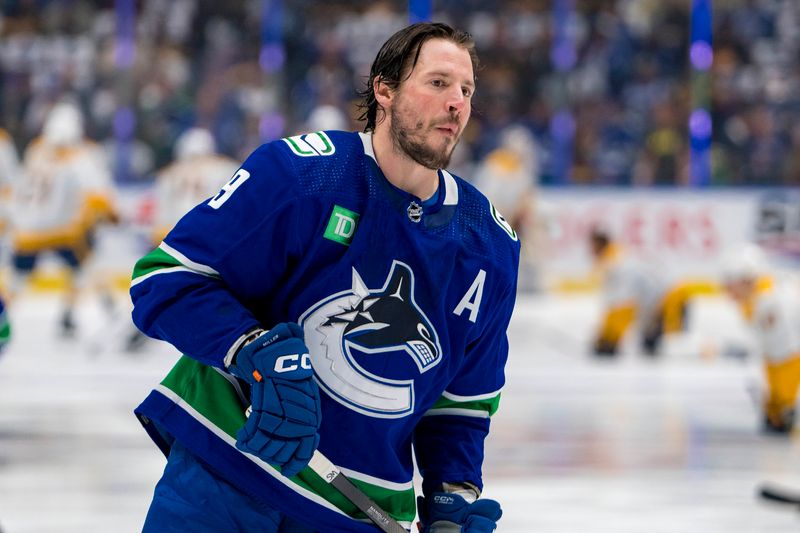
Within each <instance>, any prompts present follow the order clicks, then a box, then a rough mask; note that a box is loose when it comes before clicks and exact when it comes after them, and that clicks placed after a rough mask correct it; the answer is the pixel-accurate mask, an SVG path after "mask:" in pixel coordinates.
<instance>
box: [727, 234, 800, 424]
mask: <svg viewBox="0 0 800 533" xmlns="http://www.w3.org/2000/svg"><path fill="white" fill-rule="evenodd" d="M722 272H723V282H724V285H725V289H726V292H727V294H728V295H729V296H730V297H731V298H733V300H734V301H735V302H736V304H737V306H738V307H739V309H740V310H741V312H742V316H743V317H744V319H745V320H746V321H747V322H748V323H749V324H750V325H751V326H752V327H753V332H754V333H755V340H756V344H757V349H758V350H759V352H760V355H761V356H762V357H763V364H764V374H765V377H766V383H767V394H766V396H765V398H764V399H763V406H762V407H763V411H764V418H763V429H764V431H765V432H767V433H777V434H789V433H791V431H792V428H793V427H794V420H795V404H796V401H797V389H798V386H800V293H799V292H798V287H797V286H796V285H792V284H787V286H785V287H780V290H779V287H778V284H777V282H776V279H775V277H774V276H772V275H770V273H769V272H768V268H767V261H766V258H765V257H764V253H763V252H762V251H761V249H760V248H758V247H757V246H756V245H754V244H748V245H745V246H742V247H741V248H740V249H738V250H734V251H732V252H731V253H730V254H728V255H727V256H726V257H725V259H724V261H723V270H722Z"/></svg>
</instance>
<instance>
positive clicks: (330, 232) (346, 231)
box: [323, 205, 360, 246]
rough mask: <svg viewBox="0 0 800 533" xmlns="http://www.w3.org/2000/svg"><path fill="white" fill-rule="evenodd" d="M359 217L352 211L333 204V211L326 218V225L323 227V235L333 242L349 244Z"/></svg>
mask: <svg viewBox="0 0 800 533" xmlns="http://www.w3.org/2000/svg"><path fill="white" fill-rule="evenodd" d="M359 217H360V215H359V214H358V213H356V212H354V211H350V210H349V209H345V208H344V207H341V206H338V205H334V206H333V213H331V218H330V219H328V226H327V227H326V228H325V234H324V235H323V236H324V237H325V238H326V239H329V240H332V241H334V242H338V243H340V244H344V245H345V246H350V243H351V242H352V241H353V235H355V233H356V228H357V227H358V219H359Z"/></svg>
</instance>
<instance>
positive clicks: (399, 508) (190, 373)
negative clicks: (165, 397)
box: [161, 356, 416, 522]
mask: <svg viewBox="0 0 800 533" xmlns="http://www.w3.org/2000/svg"><path fill="white" fill-rule="evenodd" d="M161 384H162V385H163V386H164V387H166V388H168V389H170V390H171V391H172V392H174V393H175V394H176V395H178V396H179V397H180V398H181V399H182V400H183V401H184V402H186V403H187V404H188V405H190V406H191V407H192V408H193V409H194V410H195V411H197V412H198V413H200V415H202V416H203V417H204V418H205V419H207V421H208V422H210V423H211V424H213V425H214V426H216V427H218V428H219V429H221V430H222V431H223V432H224V433H226V434H227V435H229V436H230V437H231V438H233V439H236V432H237V431H238V430H239V428H241V427H242V426H243V425H244V423H245V421H246V418H245V414H244V413H245V408H246V406H244V405H243V404H242V402H241V400H240V399H239V395H238V393H237V391H236V388H235V387H234V386H233V384H231V382H230V381H228V379H226V378H225V376H223V375H222V374H220V373H219V372H218V371H217V370H215V369H214V368H212V367H210V366H208V365H204V364H202V363H200V362H198V361H195V360H194V359H192V358H190V357H186V356H183V357H181V358H180V359H179V360H178V362H177V363H176V364H175V366H174V367H172V370H171V371H170V372H169V374H167V376H166V377H165V378H164V380H163V381H162V382H161ZM187 412H189V413H190V414H191V412H190V411H187ZM200 422H201V423H203V421H202V420H201V421H200ZM291 480H292V481H293V482H294V483H296V484H297V485H299V486H300V487H303V488H304V489H306V490H309V491H311V492H314V493H316V494H318V495H320V496H321V497H323V498H324V499H325V500H327V501H329V502H330V503H332V504H333V505H335V506H336V507H338V508H339V509H341V510H342V511H343V512H345V513H347V514H348V515H350V516H351V517H353V518H356V519H366V518H367V516H366V515H365V514H364V513H362V512H361V511H359V510H358V509H357V508H356V507H355V506H354V505H353V504H352V503H350V501H349V500H347V499H346V498H345V497H344V496H342V494H341V493H340V492H339V491H338V490H336V489H335V488H334V487H332V486H331V485H330V484H328V483H326V482H325V481H324V480H323V479H322V478H320V477H319V476H318V475H317V474H316V473H314V472H313V471H312V470H311V469H310V468H308V467H306V468H305V469H303V471H302V472H300V473H299V474H298V475H296V476H294V477H292V478H291ZM350 481H352V482H353V484H354V485H355V486H356V487H358V488H359V489H361V491H362V492H364V494H366V495H367V496H369V497H370V498H372V499H373V500H374V501H375V502H376V503H377V504H378V505H380V506H381V507H382V508H383V509H385V510H386V511H387V512H389V513H390V514H391V515H392V516H393V517H394V518H395V519H397V520H399V521H401V522H402V521H407V522H410V521H412V520H413V519H414V516H415V513H416V508H415V499H414V489H413V487H409V488H408V489H406V490H394V489H389V488H386V487H381V486H378V485H374V484H372V483H368V482H365V481H361V480H359V479H354V478H353V477H351V478H350ZM301 494H302V493H301Z"/></svg>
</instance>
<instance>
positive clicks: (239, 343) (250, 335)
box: [222, 328, 266, 372]
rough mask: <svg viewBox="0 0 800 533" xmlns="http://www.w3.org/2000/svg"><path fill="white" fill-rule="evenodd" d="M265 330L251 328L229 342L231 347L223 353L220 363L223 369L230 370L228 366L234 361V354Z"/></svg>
mask: <svg viewBox="0 0 800 533" xmlns="http://www.w3.org/2000/svg"><path fill="white" fill-rule="evenodd" d="M265 331H266V330H265V329H262V328H255V329H251V330H250V331H248V332H247V333H245V334H243V335H242V336H241V337H239V338H238V339H236V341H235V342H234V343H233V344H231V347H230V348H229V349H228V353H226V354H225V359H223V360H222V363H223V364H224V365H225V370H227V371H229V372H230V367H231V365H232V364H234V362H235V361H236V354H237V353H239V350H241V349H242V348H243V347H244V346H246V345H248V344H250V343H251V342H253V341H254V340H256V339H257V338H258V337H259V335H261V334H262V333H264V332H265Z"/></svg>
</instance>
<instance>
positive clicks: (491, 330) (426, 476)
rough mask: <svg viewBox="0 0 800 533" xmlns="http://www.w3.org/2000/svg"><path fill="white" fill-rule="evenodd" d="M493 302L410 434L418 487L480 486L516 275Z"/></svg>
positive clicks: (504, 357)
mask: <svg viewBox="0 0 800 533" xmlns="http://www.w3.org/2000/svg"><path fill="white" fill-rule="evenodd" d="M498 293H499V294H502V296H501V298H499V299H498V300H497V301H494V302H491V306H490V307H488V308H490V309H492V310H493V311H494V312H493V314H492V315H490V319H489V320H488V322H487V325H486V326H485V328H484V330H483V332H482V334H481V335H480V336H479V337H478V338H477V339H476V340H475V341H474V342H472V343H471V344H470V345H469V346H468V348H467V352H466V354H465V359H464V362H463V364H462V365H461V370H460V372H459V373H458V375H457V376H456V377H455V379H453V380H452V381H451V382H450V384H449V385H448V386H447V389H446V390H445V392H444V393H443V394H442V396H441V398H440V399H439V400H438V401H437V402H436V403H435V404H434V406H433V407H432V408H431V409H429V410H428V412H426V413H425V415H424V416H423V417H422V419H421V421H420V423H419V424H418V425H417V427H416V429H415V434H414V449H415V454H416V457H417V463H418V466H419V470H420V473H421V474H422V478H423V485H422V486H423V492H424V493H426V494H427V493H430V492H431V491H432V490H436V487H438V486H439V485H441V484H442V483H443V482H450V483H460V482H469V483H472V484H473V485H475V486H477V487H478V488H479V489H482V488H483V481H482V474H481V467H482V464H483V449H484V440H485V438H486V436H487V435H488V433H489V419H490V417H491V416H492V415H493V414H494V413H495V412H496V411H497V409H498V406H499V403H500V389H501V388H502V387H503V385H504V384H505V364H506V360H507V358H508V337H507V334H506V331H507V329H508V325H509V322H510V320H511V313H512V311H513V309H514V301H515V296H516V276H514V282H513V283H511V284H510V285H509V286H508V287H507V288H506V289H505V291H502V290H499V291H498Z"/></svg>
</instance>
